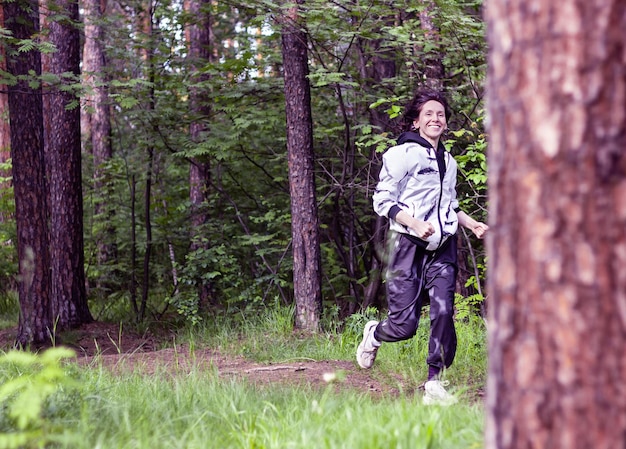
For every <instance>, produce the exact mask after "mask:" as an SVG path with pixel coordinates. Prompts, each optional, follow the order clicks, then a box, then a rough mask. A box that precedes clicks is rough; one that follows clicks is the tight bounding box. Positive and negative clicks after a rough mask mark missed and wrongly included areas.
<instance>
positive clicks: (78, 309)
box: [42, 0, 92, 329]
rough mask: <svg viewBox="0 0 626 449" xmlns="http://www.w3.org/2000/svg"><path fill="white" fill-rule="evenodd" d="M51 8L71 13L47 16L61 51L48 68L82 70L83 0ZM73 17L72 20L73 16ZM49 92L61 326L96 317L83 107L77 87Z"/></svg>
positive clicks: (49, 171) (47, 129)
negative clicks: (88, 250) (89, 294)
mask: <svg viewBox="0 0 626 449" xmlns="http://www.w3.org/2000/svg"><path fill="white" fill-rule="evenodd" d="M48 6H49V8H50V10H55V11H58V12H59V13H60V14H64V15H66V17H67V19H62V20H59V21H51V20H50V21H48V22H47V24H46V25H47V27H48V28H49V35H48V39H49V41H50V43H52V44H54V45H55V47H56V49H57V51H56V52H54V53H53V54H50V55H46V56H45V57H43V58H42V63H43V69H44V71H46V72H50V73H52V74H55V75H58V76H61V75H62V74H66V73H70V74H72V75H74V76H75V77H76V79H78V76H79V75H80V69H79V63H80V46H79V39H80V35H79V31H78V28H77V27H76V26H75V25H74V24H73V23H72V22H77V21H78V4H77V3H76V2H72V1H69V0H61V1H55V3H54V5H48ZM68 19H69V20H68ZM48 89H49V92H47V94H46V95H44V99H43V111H44V142H45V145H44V153H45V160H46V176H47V177H48V187H49V192H50V196H49V201H50V255H51V259H50V261H51V264H50V268H51V286H52V290H51V313H52V318H53V320H54V321H55V323H56V326H57V327H58V328H59V329H68V328H73V327H76V326H79V325H80V324H83V323H87V322H90V321H92V317H91V314H90V312H89V308H88V307H87V298H86V294H85V267H84V257H85V256H84V250H83V198H82V185H81V177H82V173H81V145H80V108H79V107H77V105H76V106H74V107H71V103H72V102H73V101H76V100H77V97H76V96H75V94H74V93H72V92H64V91H62V90H61V89H59V87H57V86H48Z"/></svg>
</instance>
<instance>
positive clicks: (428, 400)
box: [424, 379, 457, 405]
mask: <svg viewBox="0 0 626 449" xmlns="http://www.w3.org/2000/svg"><path fill="white" fill-rule="evenodd" d="M448 383H449V382H448V381H447V380H445V381H441V380H436V379H435V380H429V381H428V382H426V383H425V384H424V404H425V405H434V404H438V405H451V404H454V403H456V402H457V399H456V397H454V396H452V395H451V394H450V393H448V392H447V391H446V389H445V388H444V387H445V386H447V385H448Z"/></svg>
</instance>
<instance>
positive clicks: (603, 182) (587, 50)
mask: <svg viewBox="0 0 626 449" xmlns="http://www.w3.org/2000/svg"><path fill="white" fill-rule="evenodd" d="M487 16H488V24H489V32H488V36H489V46H490V49H491V50H490V55H489V62H490V73H489V76H490V81H489V86H488V87H489V88H488V92H489V102H488V104H489V116H490V129H489V135H490V136H491V141H490V146H489V192H490V194H491V198H490V201H489V216H490V222H491V225H492V230H491V231H490V232H491V237H490V240H489V241H488V255H489V268H490V274H489V277H488V288H489V298H490V299H491V302H490V306H489V316H490V330H489V342H490V343H489V383H488V391H487V414H488V419H487V434H486V443H487V444H486V447H487V448H489V449H496V448H497V449H507V448H551V449H577V448H580V449H587V448H594V449H614V448H623V447H625V445H626V383H625V382H624V379H626V357H625V354H626V338H625V335H626V275H625V273H626V270H625V269H624V267H625V266H626V151H625V148H626V114H625V112H624V111H625V108H624V105H625V104H626V58H625V57H624V55H625V54H626V53H625V49H626V47H625V44H624V43H625V42H626V34H625V30H626V3H625V2H623V1H615V0H613V1H611V0H608V1H607V0H562V1H560V2H558V4H557V3H553V2H534V3H533V7H532V8H530V7H529V4H528V2H527V1H524V0H508V1H503V0H494V1H492V2H489V3H488V11H487Z"/></svg>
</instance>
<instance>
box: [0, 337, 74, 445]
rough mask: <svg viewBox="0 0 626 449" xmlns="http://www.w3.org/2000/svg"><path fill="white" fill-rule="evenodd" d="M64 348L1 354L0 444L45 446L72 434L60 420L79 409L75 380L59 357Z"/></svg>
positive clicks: (66, 439) (69, 352) (66, 354)
mask: <svg viewBox="0 0 626 449" xmlns="http://www.w3.org/2000/svg"><path fill="white" fill-rule="evenodd" d="M74 356H75V354H74V351H72V350H70V349H67V348H52V349H49V350H47V351H45V352H43V353H42V354H32V353H28V352H21V351H10V352H8V353H6V354H4V355H3V356H2V357H0V382H1V383H2V386H1V387H0V447H2V448H7V449H10V448H21V447H44V446H45V445H47V444H49V443H53V442H69V441H71V439H72V438H73V435H72V433H71V432H70V431H69V430H68V429H67V428H66V426H64V425H63V423H62V422H61V419H62V418H64V417H67V415H68V414H72V413H73V412H76V411H78V410H80V401H81V398H80V393H79V390H78V383H77V382H76V381H75V379H74V378H72V376H71V375H69V374H68V371H67V370H66V368H65V367H64V366H63V365H62V360H63V359H67V358H71V357H74Z"/></svg>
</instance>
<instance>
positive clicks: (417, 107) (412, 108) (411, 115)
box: [403, 88, 451, 131]
mask: <svg viewBox="0 0 626 449" xmlns="http://www.w3.org/2000/svg"><path fill="white" fill-rule="evenodd" d="M431 100H434V101H438V102H439V103H441V104H442V105H443V109H444V111H445V113H446V121H447V120H449V119H450V115H451V111H450V108H449V107H448V100H446V97H445V96H444V95H443V93H441V92H438V91H436V90H433V89H426V88H424V89H420V90H418V91H417V93H416V94H415V96H414V97H413V100H411V102H410V103H409V104H407V105H406V108H405V109H404V116H403V122H404V123H403V129H404V131H411V127H412V126H413V122H414V121H415V119H417V118H418V117H419V115H420V112H422V108H423V107H424V105H425V104H426V103H427V102H429V101H431Z"/></svg>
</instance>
